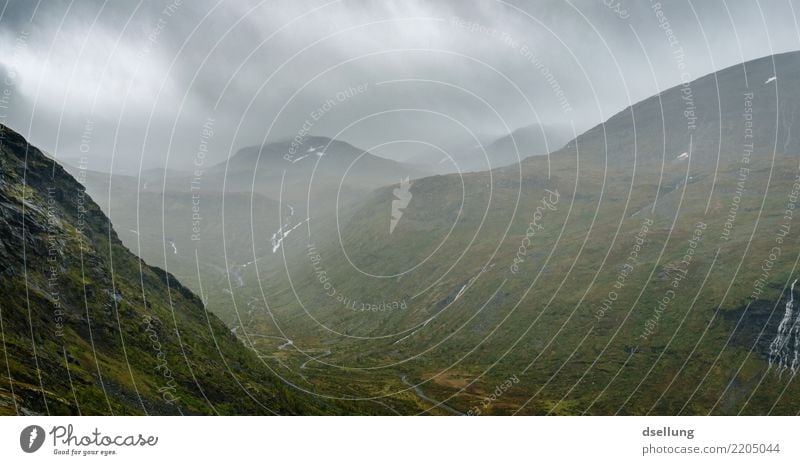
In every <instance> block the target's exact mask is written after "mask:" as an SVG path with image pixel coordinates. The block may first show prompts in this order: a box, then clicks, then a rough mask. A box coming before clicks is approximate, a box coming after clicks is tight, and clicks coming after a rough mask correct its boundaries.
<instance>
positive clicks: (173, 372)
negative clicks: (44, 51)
mask: <svg viewBox="0 0 800 465" xmlns="http://www.w3.org/2000/svg"><path fill="white" fill-rule="evenodd" d="M0 130H2V132H0V154H2V157H0V261H2V264H3V275H4V276H3V279H2V281H0V295H2V296H3V297H2V301H0V327H1V328H2V334H3V341H2V356H0V360H3V364H4V365H5V367H4V369H3V372H4V373H6V374H7V377H5V376H4V378H6V380H5V381H3V382H2V383H0V413H3V414H14V413H21V414H60V415H63V414H145V413H146V414H267V413H288V414H307V413H316V414H319V413H333V412H344V411H346V410H345V407H344V406H343V404H341V403H337V402H336V401H331V402H325V401H323V400H322V399H321V398H319V397H316V396H314V395H310V394H305V393H303V392H301V391H299V390H295V389H294V388H291V387H290V386H288V385H287V384H285V383H284V382H283V381H281V380H280V379H279V378H278V377H277V376H276V375H275V374H274V373H273V372H272V370H271V368H270V363H267V362H266V361H264V360H262V359H259V357H258V356H257V355H256V353H255V352H253V351H252V350H251V349H250V348H247V347H245V345H244V344H243V343H242V342H241V341H240V339H238V338H237V337H236V336H235V335H234V334H233V333H232V332H231V331H230V329H229V328H227V327H226V326H225V325H224V324H223V323H222V322H221V321H220V320H219V319H218V318H217V317H215V316H214V315H213V314H211V313H209V312H208V311H207V310H206V308H205V307H204V304H203V301H202V300H201V299H200V298H199V297H198V296H196V295H195V294H193V293H192V292H191V291H190V290H189V289H187V288H186V287H184V286H183V285H181V284H180V283H179V282H178V281H177V280H176V279H175V278H174V277H173V276H172V275H171V274H170V273H167V272H165V271H164V270H162V269H159V268H155V267H152V266H149V265H147V264H146V263H144V262H143V261H141V260H140V259H138V258H137V257H136V256H134V255H133V254H132V253H131V252H130V251H129V250H128V249H127V248H126V247H124V246H123V245H122V244H121V243H120V240H119V238H118V236H117V233H116V231H115V229H114V227H113V226H112V225H111V223H110V222H109V219H108V218H107V217H106V216H105V215H104V214H103V213H102V212H101V210H100V208H99V207H98V205H97V204H96V203H95V202H94V201H93V200H92V199H91V198H90V197H89V196H88V195H86V193H85V191H84V189H83V187H82V186H81V185H80V184H79V183H78V182H77V181H76V180H75V179H74V178H73V177H72V176H70V175H69V174H68V173H67V172H65V171H64V169H63V168H62V167H61V166H60V165H58V164H57V163H56V162H54V161H53V160H51V159H49V158H48V157H46V156H45V155H44V154H43V153H42V152H40V151H39V150H38V149H36V148H35V147H33V146H31V145H29V144H28V143H27V142H26V141H25V139H24V138H23V137H22V136H20V135H19V134H17V133H15V132H13V131H12V130H10V129H9V128H7V127H5V126H0ZM351 408H352V410H351V411H362V412H369V409H368V408H363V409H360V408H358V407H351Z"/></svg>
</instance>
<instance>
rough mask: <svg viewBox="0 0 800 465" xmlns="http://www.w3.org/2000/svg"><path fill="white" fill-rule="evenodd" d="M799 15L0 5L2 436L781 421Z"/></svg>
mask: <svg viewBox="0 0 800 465" xmlns="http://www.w3.org/2000/svg"><path fill="white" fill-rule="evenodd" d="M795 6H796V5H795V3H794V2H793V1H789V2H775V3H769V4H763V3H758V2H745V1H733V2H721V1H712V2H695V3H667V2H642V3H636V2H627V3H626V2H597V1H589V0H585V1H583V0H578V1H574V2H562V1H555V0H553V1H551V0H546V1H542V2H521V1H508V2H483V1H477V0H475V1H455V0H442V1H437V2H425V1H418V0H409V1H399V0H398V1H394V0H391V1H387V2H369V1H363V0H348V1H345V2H324V1H317V0H311V1H310V2H293V1H289V0H271V1H268V2H260V1H255V0H254V1H250V0H244V1H242V2H238V1H228V2H225V1H223V2H216V1H214V2H211V1H208V0H199V1H197V2H191V3H189V2H181V1H179V0H175V1H169V0H167V1H165V2H145V3H142V4H130V5H129V4H125V3H122V2H117V3H111V2H97V1H94V0H83V1H78V2H73V3H67V2H50V3H48V2H44V3H42V4H41V5H39V4H37V3H35V2H34V3H31V4H30V5H29V4H27V3H25V2H11V3H9V4H8V5H6V6H5V7H3V8H1V9H0V45H3V48H2V50H3V52H2V53H0V123H1V124H0V156H1V157H0V263H2V265H3V266H2V268H0V273H2V274H3V279H2V281H0V335H2V338H0V339H2V344H1V345H0V351H2V353H0V372H3V373H6V375H7V376H4V377H0V414H4V415H13V414H22V415H40V414H51V415H84V414H89V415H151V414H155V415H214V414H220V415H260V414H291V415H329V414H330V415H389V414H392V415H570V416H584V415H602V416H605V415H608V416H611V415H637V416H638V415H641V416H645V415H676V416H677V415H698V416H699V415H730V416H738V415H758V416H762V415H763V416H766V415H796V414H797V413H798V412H800V392H798V390H799V389H800V388H798V384H797V382H796V375H797V374H798V372H799V371H800V312H799V311H798V310H797V303H796V302H797V301H798V300H797V299H798V298H800V294H798V292H800V288H797V281H798V279H800V273H798V263H800V234H798V231H800V229H798V224H797V222H798V218H797V216H798V215H797V214H796V209H797V205H798V198H800V158H798V157H800V138H798V136H799V135H800V117H798V113H800V51H798V50H799V49H800V32H799V31H798V21H796V17H797V11H800V9H798V8H795ZM3 365H5V367H3ZM33 426H35V425H33ZM33 431H38V429H34V430H33ZM281 431H283V430H281ZM354 434H357V433H354ZM21 441H22V442H21V445H22V448H23V451H25V452H27V450H26V449H25V446H24V438H22V439H21ZM30 444H32V443H30ZM30 444H29V445H30ZM239 446H241V445H240V444H237V445H236V447H239ZM268 449H269V447H267V449H266V450H267V452H265V454H266V455H264V457H266V458H267V459H269V458H274V457H273V456H272V455H270V454H269V450H268ZM237 450H238V449H237ZM365 450H366V449H365ZM454 457H455V456H454ZM476 457H477V456H476ZM536 458H542V459H544V458H545V457H539V456H538V455H537V456H536Z"/></svg>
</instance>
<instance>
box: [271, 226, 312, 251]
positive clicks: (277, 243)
mask: <svg viewBox="0 0 800 465" xmlns="http://www.w3.org/2000/svg"><path fill="white" fill-rule="evenodd" d="M310 219H311V218H307V219H306V220H305V221H301V222H299V223H297V224H296V225H294V226H293V227H291V228H289V229H286V228H288V227H289V224H288V223H287V224H285V225H283V226H281V227H280V228H279V229H278V231H277V232H275V233H274V234H273V235H272V253H275V252H277V251H278V249H280V248H281V244H283V240H284V239H286V238H287V237H288V236H289V234H291V233H292V231H294V230H295V229H297V228H299V227H300V226H301V225H302V224H303V223H305V222H306V221H308V220H310Z"/></svg>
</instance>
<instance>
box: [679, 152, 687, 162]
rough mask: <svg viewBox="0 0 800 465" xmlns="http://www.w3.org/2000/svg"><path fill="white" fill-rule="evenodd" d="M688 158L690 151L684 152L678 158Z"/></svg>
mask: <svg viewBox="0 0 800 465" xmlns="http://www.w3.org/2000/svg"><path fill="white" fill-rule="evenodd" d="M687 158H689V153H688V152H683V153H682V154H680V155H678V160H686V159H687Z"/></svg>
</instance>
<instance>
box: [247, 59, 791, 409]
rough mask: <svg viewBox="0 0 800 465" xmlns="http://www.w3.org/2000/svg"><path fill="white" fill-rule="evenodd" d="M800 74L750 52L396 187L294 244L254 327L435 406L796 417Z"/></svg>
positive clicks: (335, 371) (322, 384)
mask: <svg viewBox="0 0 800 465" xmlns="http://www.w3.org/2000/svg"><path fill="white" fill-rule="evenodd" d="M799 70H800V54H798V53H791V54H784V55H778V56H775V57H768V58H764V59H760V60H756V61H753V62H748V63H746V64H744V65H739V66H735V67H731V68H729V69H725V70H722V71H720V72H718V73H716V74H713V75H709V76H705V77H702V78H700V79H698V80H696V81H692V82H691V83H687V85H685V86H678V87H676V88H673V89H669V90H667V91H665V92H663V93H662V94H660V95H659V96H655V97H652V98H650V99H647V100H645V101H643V102H640V103H638V104H636V105H634V106H633V107H631V108H628V109H626V110H625V111H623V112H620V113H619V114H618V115H615V116H614V117H612V118H611V119H610V120H609V121H607V122H605V123H604V124H602V125H600V126H598V127H596V128H593V129H592V130H590V131H588V132H587V133H585V134H583V135H581V136H580V137H578V138H577V139H576V140H574V141H572V142H570V143H569V144H567V145H566V146H565V147H564V148H563V149H561V150H559V151H557V152H556V153H554V154H553V156H551V157H550V160H549V161H548V159H547V158H545V157H532V158H529V159H527V160H525V161H524V163H523V164H522V165H521V166H509V167H506V168H501V169H497V170H494V171H491V172H481V173H471V174H466V175H461V176H459V175H449V176H437V177H430V178H424V179H419V180H417V181H415V182H413V183H412V184H411V185H410V186H407V187H406V188H405V189H403V188H402V186H397V185H396V186H392V187H387V188H382V189H378V190H377V191H375V192H374V193H373V194H372V195H370V196H365V197H364V198H363V199H362V200H361V202H360V203H359V204H358V205H357V206H355V207H353V209H352V211H351V212H349V213H348V221H343V222H340V223H339V224H337V226H336V227H335V228H327V229H326V228H324V227H323V225H317V227H314V228H310V229H309V231H308V237H307V238H303V237H297V238H295V242H296V244H295V246H296V247H297V249H296V250H295V251H294V252H293V253H291V254H290V253H289V249H287V258H286V261H287V265H286V267H285V269H284V270H282V272H281V273H274V274H272V275H270V276H269V277H268V278H264V279H263V280H262V281H261V285H262V286H263V287H264V288H265V289H266V291H265V292H264V293H263V294H262V295H254V297H255V298H257V299H260V300H263V302H262V305H264V306H266V307H268V308H270V309H272V311H271V312H270V314H269V318H260V319H259V318H257V319H256V320H254V321H253V322H252V323H251V324H250V325H249V327H248V328H246V330H247V331H246V332H252V333H257V334H262V335H264V334H277V333H280V334H282V335H285V337H289V338H291V339H292V340H293V341H294V345H295V347H297V348H298V352H299V353H297V354H293V356H292V357H284V359H285V362H286V363H287V364H288V365H289V366H293V367H303V368H304V370H303V378H304V379H305V378H308V382H310V383H315V386H316V388H317V389H318V390H319V391H321V392H329V393H341V392H346V393H350V392H352V391H355V392H361V393H362V394H363V393H370V394H374V395H377V394H378V393H383V394H384V395H388V394H386V393H387V392H388V393H393V394H396V395H398V396H402V395H406V394H407V393H408V392H409V389H411V388H410V387H409V384H408V383H412V384H411V385H412V386H414V387H415V389H422V390H424V392H426V394H425V397H422V396H421V395H420V396H418V397H419V398H418V406H419V409H420V410H423V411H438V412H442V413H445V412H446V411H447V412H450V410H447V409H444V408H441V406H440V407H439V408H437V407H435V406H432V405H431V403H430V402H429V400H426V399H430V398H435V399H437V400H439V401H441V402H445V403H446V406H447V408H449V409H455V410H457V411H461V412H466V411H474V409H476V408H477V409H478V410H479V411H480V412H483V413H508V414H510V413H528V414H547V413H554V414H565V413H567V414H580V413H594V414H614V413H628V414H644V413H658V414H679V413H682V414H687V413H693V414H707V413H714V414H720V413H725V414H736V413H745V414H768V413H771V414H776V413H779V414H795V413H796V412H797V411H798V409H800V401H799V400H798V399H800V395H798V394H800V392H798V387H797V384H796V383H794V382H793V380H794V377H793V376H789V374H791V373H794V371H796V368H797V367H794V368H792V364H791V360H789V359H790V358H791V357H789V356H788V355H786V354H787V353H792V351H794V350H796V349H797V348H800V347H798V346H797V345H796V344H797V342H796V339H792V338H790V337H788V336H787V335H786V334H784V333H785V332H786V328H788V327H791V324H792V318H795V316H794V315H795V313H793V311H792V309H791V308H789V309H788V311H787V302H788V301H789V300H790V297H791V295H790V289H789V288H790V284H791V283H792V282H793V281H794V279H795V278H796V277H797V275H798V272H797V269H796V264H797V261H798V258H799V257H800V248H798V245H799V239H800V236H799V235H798V234H797V232H796V231H797V225H796V224H795V223H796V219H795V215H794V209H795V205H796V201H797V197H798V195H799V194H800V191H799V190H800V188H798V186H800V184H798V183H797V182H798V180H800V177H798V176H800V168H798V156H799V155H800V146H798V144H797V140H796V134H798V133H800V132H798V131H800V127H798V126H800V120H798V121H795V119H794V114H795V111H796V109H797V107H798V99H799V98H800V94H798V93H797V89H798V88H800V73H798V71H799ZM690 142H691V144H690ZM398 212H399V213H401V214H398ZM397 217H399V220H397V221H394V222H396V225H395V227H394V228H391V227H390V225H391V224H392V223H393V220H395V218H397ZM262 277H263V275H262ZM786 315H788V316H786ZM785 319H788V320H787V321H788V322H785V323H784V324H783V325H781V321H782V320H785ZM776 341H777V342H776ZM787 341H788V342H787ZM257 347H258V345H257ZM258 348H259V350H260V351H262V352H263V353H265V354H272V353H274V352H275V351H274V350H273V349H271V348H269V347H266V346H261V347H258ZM306 348H307V349H308V350H305V349H306ZM319 354H323V355H324V357H322V356H320V355H319ZM309 360H311V361H313V363H311V364H309V363H308V361H309ZM793 370H794V371H793ZM343 379H347V380H348V383H347V385H346V386H343V384H342V383H341V382H340V381H337V380H343ZM509 379H515V380H517V381H516V382H513V383H509V382H508V380H509ZM500 385H505V386H507V389H504V390H503V393H502V396H501V397H502V398H501V399H499V400H497V401H493V402H490V403H489V404H488V405H487V404H486V403H485V399H486V397H487V396H489V395H490V394H491V393H492V392H495V390H496V387H497V386H500ZM451 413H452V412H451Z"/></svg>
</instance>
